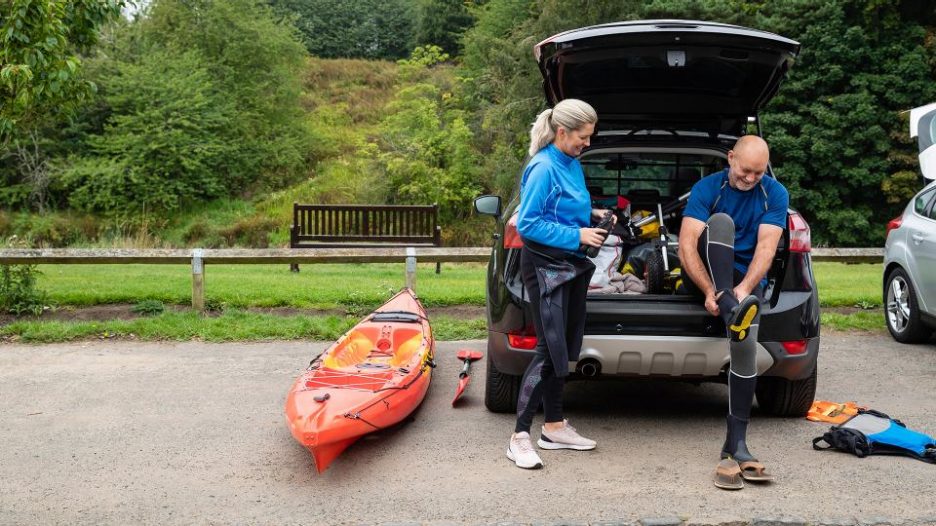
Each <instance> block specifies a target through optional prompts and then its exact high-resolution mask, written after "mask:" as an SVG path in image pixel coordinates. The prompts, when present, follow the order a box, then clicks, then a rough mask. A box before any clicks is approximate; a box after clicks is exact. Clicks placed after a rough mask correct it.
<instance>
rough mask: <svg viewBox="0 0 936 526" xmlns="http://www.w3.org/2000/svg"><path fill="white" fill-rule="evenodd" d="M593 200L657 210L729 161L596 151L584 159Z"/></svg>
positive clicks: (712, 158) (669, 154)
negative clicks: (627, 202)
mask: <svg viewBox="0 0 936 526" xmlns="http://www.w3.org/2000/svg"><path fill="white" fill-rule="evenodd" d="M581 163H582V169H583V170H584V172H585V185H586V186H587V187H588V192H589V193H590V194H591V196H592V200H593V201H595V202H597V203H599V204H601V200H602V199H607V200H609V203H605V204H609V205H613V200H616V198H617V197H618V196H622V197H625V198H627V199H628V200H630V201H631V202H632V203H634V204H635V205H636V206H637V207H639V208H646V209H650V210H652V209H654V208H656V204H657V203H660V204H666V203H667V202H669V201H672V200H675V199H676V198H678V197H679V196H680V195H682V194H684V193H686V192H688V191H689V190H690V189H691V188H692V185H693V184H695V182H696V181H698V180H699V179H701V178H702V177H704V176H706V175H708V174H711V173H714V172H717V171H719V170H722V169H724V168H725V167H726V166H727V161H726V160H725V159H723V158H721V157H718V156H714V155H703V154H682V153H640V152H610V153H604V152H593V153H591V154H589V155H587V156H585V157H583V158H582V159H581Z"/></svg>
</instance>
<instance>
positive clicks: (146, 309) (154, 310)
mask: <svg viewBox="0 0 936 526" xmlns="http://www.w3.org/2000/svg"><path fill="white" fill-rule="evenodd" d="M130 311H131V312H135V313H137V314H142V315H143V316H159V315H160V314H162V313H163V312H165V311H166V306H165V305H164V304H163V302H161V301H159V300H143V301H141V302H139V303H137V304H136V305H134V306H133V307H132V308H131V309H130Z"/></svg>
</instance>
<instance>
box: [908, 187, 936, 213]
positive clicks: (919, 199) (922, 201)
mask: <svg viewBox="0 0 936 526" xmlns="http://www.w3.org/2000/svg"><path fill="white" fill-rule="evenodd" d="M934 190H936V189H934ZM933 193H934V192H933V190H929V191H928V192H923V193H921V194H920V195H918V196H916V198H915V199H914V200H913V211H914V212H916V213H918V214H920V215H926V205H927V203H929V201H930V199H932V197H933Z"/></svg>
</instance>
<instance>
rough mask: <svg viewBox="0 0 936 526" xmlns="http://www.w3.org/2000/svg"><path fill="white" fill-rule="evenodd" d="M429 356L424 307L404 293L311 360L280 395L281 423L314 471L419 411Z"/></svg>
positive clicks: (430, 348)
mask: <svg viewBox="0 0 936 526" xmlns="http://www.w3.org/2000/svg"><path fill="white" fill-rule="evenodd" d="M434 350H435V341H434V340H433V338H432V331H431V329H430V328H429V320H428V319H427V318H426V311H425V309H423V306H422V304H420V303H419V300H418V299H417V298H416V296H415V294H413V291H411V290H410V289H403V290H401V291H400V292H399V293H397V295H396V296H394V297H392V298H390V300H388V301H387V303H385V304H383V305H382V306H381V307H380V308H378V309H377V310H376V311H374V312H373V313H372V314H370V315H369V316H367V317H366V318H364V319H363V320H361V322H360V323H358V324H357V325H355V326H354V328H352V329H351V330H350V331H348V332H347V333H345V334H344V335H343V336H342V337H341V338H339V339H338V341H336V342H335V343H334V344H332V345H331V347H329V348H328V349H326V350H325V351H324V352H323V353H322V354H320V355H319V356H317V357H316V358H315V359H313V360H312V363H310V364H309V368H308V369H306V371H305V372H303V373H302V374H301V375H300V376H299V378H297V379H296V382H295V383H294V384H293V386H292V389H290V390H289V394H288V395H287V396H286V421H287V422H288V423H289V430H290V431H292V435H293V437H295V438H296V440H297V441H299V443H300V444H302V445H303V446H305V447H306V448H307V449H308V450H309V451H310V452H311V453H312V457H313V458H314V459H315V467H316V469H318V472H319V473H321V472H323V471H325V469H326V468H327V467H328V465H329V464H331V462H332V461H333V460H335V458H336V457H338V455H340V454H341V453H342V451H344V450H345V449H347V447H348V446H350V445H351V444H353V443H354V442H355V441H357V440H358V439H359V438H361V437H362V436H364V435H366V434H368V433H372V432H374V431H377V430H379V429H383V428H385V427H388V426H391V425H393V424H396V423H398V422H400V421H401V420H403V419H404V418H406V416H407V415H409V414H410V413H412V412H413V410H414V409H416V407H417V406H419V404H420V403H421V402H422V400H423V398H424V397H425V396H426V391H427V390H428V389H429V380H430V379H431V377H432V367H433V366H434V365H435V364H433V363H432V357H433V352H434Z"/></svg>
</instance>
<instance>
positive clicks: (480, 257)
mask: <svg viewBox="0 0 936 526" xmlns="http://www.w3.org/2000/svg"><path fill="white" fill-rule="evenodd" d="M490 256H491V249H490V248H489V247H398V248H315V249H309V248H304V249H290V248H270V249H200V248H196V249H97V248H88V249H81V248H47V249H31V248H23V249H17V248H7V249H0V265H36V264H57V265H82V264H83V265H107V264H113V265H125V264H146V265H179V264H183V265H185V264H190V265H191V266H192V307H194V308H195V310H197V311H199V312H202V311H204V309H205V265H206V264H225V265H256V264H268V263H269V264H275V263H299V264H309V263H397V262H403V263H405V271H404V272H405V283H406V286H408V287H411V288H414V289H415V287H416V262H417V261H423V262H427V263H464V262H485V261H488V259H489V258H490ZM811 257H812V259H813V260H814V261H838V262H843V263H879V262H881V261H883V259H884V249H882V248H814V249H812V253H811Z"/></svg>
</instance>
